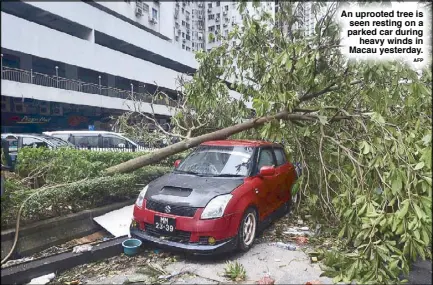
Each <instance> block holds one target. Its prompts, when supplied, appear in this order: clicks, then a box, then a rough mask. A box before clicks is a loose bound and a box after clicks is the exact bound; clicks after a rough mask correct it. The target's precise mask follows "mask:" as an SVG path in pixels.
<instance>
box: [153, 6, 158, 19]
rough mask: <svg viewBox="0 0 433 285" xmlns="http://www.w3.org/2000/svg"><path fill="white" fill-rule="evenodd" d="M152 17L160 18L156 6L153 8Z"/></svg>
mask: <svg viewBox="0 0 433 285" xmlns="http://www.w3.org/2000/svg"><path fill="white" fill-rule="evenodd" d="M152 17H153V18H155V19H158V11H157V10H156V9H155V8H152Z"/></svg>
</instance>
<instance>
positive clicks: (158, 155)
mask: <svg viewBox="0 0 433 285" xmlns="http://www.w3.org/2000/svg"><path fill="white" fill-rule="evenodd" d="M280 119H284V120H295V121H305V120H307V121H315V120H317V116H315V115H311V114H296V113H291V114H289V112H288V111H287V110H285V111H281V112H279V113H277V114H275V115H273V116H265V117H261V118H256V119H251V120H249V121H247V122H244V123H240V124H237V125H234V126H231V127H228V128H225V129H221V130H218V131H215V132H212V133H208V134H205V135H201V136H198V137H194V138H190V139H186V140H183V141H181V142H178V143H175V144H172V145H170V146H168V147H164V148H162V149H159V150H157V151H154V152H152V153H150V154H147V155H143V156H139V157H136V158H134V159H131V160H128V161H126V162H123V163H120V164H118V165H115V166H112V167H109V168H107V169H106V170H105V173H106V174H108V175H113V174H116V173H127V172H131V171H134V170H136V169H138V168H140V167H143V166H146V165H149V164H152V163H155V162H158V161H160V160H162V159H164V158H166V157H169V156H171V155H173V154H176V153H180V152H182V151H185V150H188V149H190V148H192V147H196V146H198V145H199V144H201V143H203V142H206V141H212V140H223V139H227V138H228V137H230V136H232V135H234V134H237V133H240V132H243V131H246V130H249V129H252V128H257V127H259V126H261V125H263V124H265V123H267V122H270V121H272V120H280Z"/></svg>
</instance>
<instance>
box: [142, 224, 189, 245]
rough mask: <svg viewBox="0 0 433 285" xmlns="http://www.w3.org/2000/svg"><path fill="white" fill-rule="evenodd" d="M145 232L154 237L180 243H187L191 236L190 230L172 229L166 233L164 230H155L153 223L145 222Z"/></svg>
mask: <svg viewBox="0 0 433 285" xmlns="http://www.w3.org/2000/svg"><path fill="white" fill-rule="evenodd" d="M145 232H146V233H147V234H148V235H150V236H154V237H158V238H164V239H165V240H169V241H174V242H180V243H189V239H190V237H191V233H190V232H185V231H180V230H174V232H172V233H167V232H164V231H160V230H157V229H156V228H155V225H152V224H147V223H146V227H145Z"/></svg>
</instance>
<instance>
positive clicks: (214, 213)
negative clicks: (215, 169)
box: [201, 194, 233, 220]
mask: <svg viewBox="0 0 433 285" xmlns="http://www.w3.org/2000/svg"><path fill="white" fill-rule="evenodd" d="M232 196H233V195H232V194H227V195H221V196H217V197H215V198H213V199H212V200H211V201H210V202H209V203H208V204H207V205H206V207H205V208H204V211H203V213H201V219H203V220H204V219H215V218H221V217H222V216H223V214H224V210H225V209H226V206H227V204H228V203H229V201H230V199H231V198H232Z"/></svg>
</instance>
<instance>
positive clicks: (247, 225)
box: [238, 208, 257, 251]
mask: <svg viewBox="0 0 433 285" xmlns="http://www.w3.org/2000/svg"><path fill="white" fill-rule="evenodd" d="M256 230H257V212H256V211H255V210H254V209H252V208H248V209H247V211H246V212H245V213H244V216H243V218H242V221H241V224H240V226H239V233H238V238H239V243H238V246H239V249H240V250H241V251H248V250H249V249H250V248H251V246H252V245H253V243H254V240H255V238H256Z"/></svg>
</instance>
